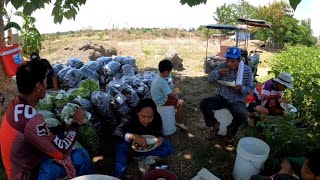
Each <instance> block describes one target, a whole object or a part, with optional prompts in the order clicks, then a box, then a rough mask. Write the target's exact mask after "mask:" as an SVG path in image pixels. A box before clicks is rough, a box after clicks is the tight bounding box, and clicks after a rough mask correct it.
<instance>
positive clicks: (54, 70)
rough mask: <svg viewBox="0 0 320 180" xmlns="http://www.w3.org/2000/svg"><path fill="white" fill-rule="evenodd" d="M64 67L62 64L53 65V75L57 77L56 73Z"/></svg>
mask: <svg viewBox="0 0 320 180" xmlns="http://www.w3.org/2000/svg"><path fill="white" fill-rule="evenodd" d="M64 67H65V65H64V64H55V65H54V66H53V67H52V68H53V72H54V75H57V74H58V72H59V71H60V70H61V69H63V68H64Z"/></svg>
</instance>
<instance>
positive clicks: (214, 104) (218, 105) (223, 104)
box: [200, 95, 247, 135]
mask: <svg viewBox="0 0 320 180" xmlns="http://www.w3.org/2000/svg"><path fill="white" fill-rule="evenodd" d="M223 108H227V109H228V110H229V111H230V113H231V114H232V116H233V120H232V123H231V124H230V125H229V127H228V130H229V133H231V134H232V135H235V134H236V133H237V131H238V129H239V126H240V125H241V124H243V123H244V122H245V121H246V120H247V108H246V105H245V103H244V102H243V101H239V102H232V103H231V102H228V101H227V100H226V99H224V98H223V97H222V96H220V95H216V96H213V97H207V98H204V99H202V100H201V101H200V110H201V112H202V114H203V117H204V120H205V122H206V126H207V127H213V126H214V125H215V124H216V123H217V119H216V118H215V117H214V114H213V112H212V111H213V110H219V109H223Z"/></svg>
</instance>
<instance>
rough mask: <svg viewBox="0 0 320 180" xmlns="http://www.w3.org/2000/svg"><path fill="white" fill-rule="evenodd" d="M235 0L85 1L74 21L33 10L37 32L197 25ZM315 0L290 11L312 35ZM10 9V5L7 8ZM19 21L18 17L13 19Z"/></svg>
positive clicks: (316, 26)
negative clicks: (194, 1)
mask: <svg viewBox="0 0 320 180" xmlns="http://www.w3.org/2000/svg"><path fill="white" fill-rule="evenodd" d="M247 1H248V2H249V3H250V4H252V5H254V6H259V5H267V4H268V3H270V2H273V1H275V0H247ZM237 2H239V0H208V1H207V3H206V4H205V5H204V4H201V5H198V6H194V7H189V6H188V5H181V4H180V0H156V1H155V0H87V2H86V4H85V5H83V6H81V7H80V10H79V12H78V14H77V16H76V18H75V20H66V19H64V20H63V22H62V23H61V24H54V23H53V17H51V12H52V8H53V6H52V4H51V5H47V6H45V8H44V9H40V10H37V11H35V12H34V13H33V14H32V15H33V16H34V17H35V18H36V19H37V21H36V27H37V28H38V30H39V31H40V33H53V32H64V31H71V30H72V31H76V30H81V29H99V30H103V29H110V28H124V27H125V28H130V27H145V28H153V27H158V28H185V29H189V28H198V27H199V26H200V25H205V24H214V23H215V21H214V19H213V15H214V11H215V9H216V7H218V6H221V5H222V4H224V3H237ZM316 7H320V1H319V0H302V2H301V3H300V4H299V6H298V8H297V9H296V11H295V12H294V16H295V18H297V19H299V20H302V19H307V18H311V26H312V29H313V32H314V35H315V36H317V37H318V36H319V35H320V20H317V19H316V18H317V17H320V11H319V10H318V8H316ZM9 8H10V7H9ZM13 21H16V22H19V21H21V19H15V18H13Z"/></svg>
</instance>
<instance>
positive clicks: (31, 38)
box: [16, 12, 42, 57]
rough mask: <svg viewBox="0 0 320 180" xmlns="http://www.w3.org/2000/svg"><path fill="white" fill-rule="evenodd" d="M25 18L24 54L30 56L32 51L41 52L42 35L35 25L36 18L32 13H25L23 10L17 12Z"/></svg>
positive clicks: (23, 32)
mask: <svg viewBox="0 0 320 180" xmlns="http://www.w3.org/2000/svg"><path fill="white" fill-rule="evenodd" d="M16 14H17V15H18V16H21V17H22V18H23V25H22V29H21V38H22V54H23V55H24V56H27V57H28V56H29V55H30V54H31V53H32V52H37V53H39V52H40V50H41V45H42V37H41V34H40V32H39V31H38V29H37V28H36V26H35V22H36V19H35V18H34V17H32V16H30V15H24V14H23V13H22V12H17V13H16Z"/></svg>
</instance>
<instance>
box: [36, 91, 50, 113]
mask: <svg viewBox="0 0 320 180" xmlns="http://www.w3.org/2000/svg"><path fill="white" fill-rule="evenodd" d="M53 108H54V102H53V100H52V96H51V95H48V94H46V96H45V97H44V98H43V99H41V100H40V101H39V103H38V104H37V106H36V109H39V110H48V111H51V110H53Z"/></svg>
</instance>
